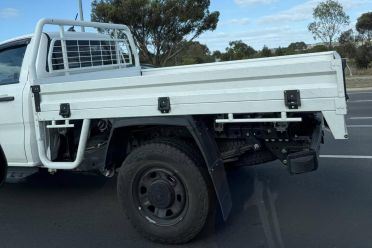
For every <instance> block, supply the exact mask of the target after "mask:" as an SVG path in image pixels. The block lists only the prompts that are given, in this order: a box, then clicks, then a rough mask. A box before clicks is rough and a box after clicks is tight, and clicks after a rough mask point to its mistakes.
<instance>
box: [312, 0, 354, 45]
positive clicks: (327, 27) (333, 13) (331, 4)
mask: <svg viewBox="0 0 372 248" xmlns="http://www.w3.org/2000/svg"><path fill="white" fill-rule="evenodd" d="M313 18H314V22H312V23H310V24H309V26H308V29H309V31H310V32H312V33H313V35H314V39H317V38H319V39H321V40H322V41H323V42H324V43H328V47H329V48H331V47H332V44H333V40H334V39H335V38H336V37H337V35H339V34H340V33H341V30H342V28H343V27H344V26H347V25H349V23H350V17H349V16H348V15H347V14H346V13H345V12H344V8H343V7H342V5H341V4H340V3H339V2H338V1H334V0H326V1H325V2H321V3H319V4H318V6H317V7H316V8H315V9H314V12H313Z"/></svg>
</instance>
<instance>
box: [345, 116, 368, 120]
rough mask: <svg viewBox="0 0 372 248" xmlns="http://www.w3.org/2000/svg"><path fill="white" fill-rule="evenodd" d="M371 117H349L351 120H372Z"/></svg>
mask: <svg viewBox="0 0 372 248" xmlns="http://www.w3.org/2000/svg"><path fill="white" fill-rule="evenodd" d="M371 119H372V117H371V116H363V117H349V120H371Z"/></svg>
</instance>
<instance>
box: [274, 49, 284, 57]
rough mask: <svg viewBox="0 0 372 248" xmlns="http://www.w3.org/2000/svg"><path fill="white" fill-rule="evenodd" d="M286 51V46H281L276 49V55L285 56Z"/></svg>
mask: <svg viewBox="0 0 372 248" xmlns="http://www.w3.org/2000/svg"><path fill="white" fill-rule="evenodd" d="M285 53H286V51H285V49H284V48H281V47H278V48H277V49H276V50H275V56H283V55H285Z"/></svg>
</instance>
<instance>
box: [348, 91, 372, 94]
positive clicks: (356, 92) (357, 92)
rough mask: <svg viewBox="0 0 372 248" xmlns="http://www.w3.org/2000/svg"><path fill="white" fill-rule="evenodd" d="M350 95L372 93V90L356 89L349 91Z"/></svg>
mask: <svg viewBox="0 0 372 248" xmlns="http://www.w3.org/2000/svg"><path fill="white" fill-rule="evenodd" d="M347 94H348V95H359V94H372V91H354V92H347Z"/></svg>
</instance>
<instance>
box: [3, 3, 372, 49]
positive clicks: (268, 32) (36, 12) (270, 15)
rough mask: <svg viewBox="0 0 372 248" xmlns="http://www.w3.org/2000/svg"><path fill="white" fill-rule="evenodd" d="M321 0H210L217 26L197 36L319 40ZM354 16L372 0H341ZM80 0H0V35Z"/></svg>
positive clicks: (223, 40) (65, 14)
mask: <svg viewBox="0 0 372 248" xmlns="http://www.w3.org/2000/svg"><path fill="white" fill-rule="evenodd" d="M319 2H320V0H303V1H300V0H211V6H210V10H211V11H219V12H220V21H219V23H218V27H217V29H216V30H215V31H213V32H207V33H205V34H202V35H201V36H200V37H199V38H198V40H199V41H200V42H201V43H203V44H206V45H207V46H208V47H209V49H210V50H211V51H214V50H220V51H224V50H225V48H226V47H227V46H228V43H229V41H234V40H243V41H244V42H245V43H247V44H249V45H250V46H252V47H254V48H255V49H261V48H262V47H263V46H264V45H266V46H268V47H270V48H275V47H278V46H281V47H286V46H288V45H289V44H290V43H291V42H296V41H304V42H306V43H308V44H312V43H317V42H319V41H314V39H313V36H312V34H311V33H310V32H309V31H308V30H307V25H308V24H309V23H310V22H311V21H312V10H313V8H314V7H315V6H316V5H317V4H318V3H319ZM339 2H340V3H341V4H342V5H343V6H344V9H345V12H346V13H347V14H348V15H349V16H350V20H351V24H350V28H352V27H355V23H356V20H357V18H358V17H359V16H360V15H361V14H362V13H365V12H369V11H372V0H339ZM83 5H84V15H85V19H86V20H89V19H90V12H91V0H83ZM77 12H78V0H37V1H36V0H33V1H30V0H0V30H1V31H0V41H3V40H6V39H10V38H13V37H16V36H20V35H24V34H29V33H32V32H33V30H34V28H35V24H36V22H37V21H38V20H39V19H41V18H43V17H48V18H62V19H73V18H75V15H76V13H77Z"/></svg>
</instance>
